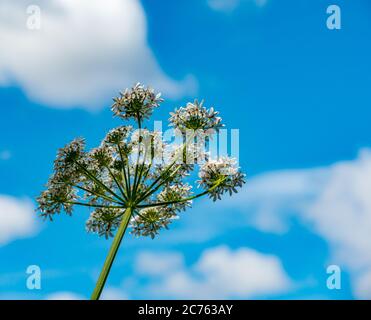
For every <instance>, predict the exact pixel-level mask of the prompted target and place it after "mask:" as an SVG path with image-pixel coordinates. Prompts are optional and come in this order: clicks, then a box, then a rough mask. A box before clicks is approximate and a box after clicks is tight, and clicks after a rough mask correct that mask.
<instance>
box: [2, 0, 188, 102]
mask: <svg viewBox="0 0 371 320" xmlns="http://www.w3.org/2000/svg"><path fill="white" fill-rule="evenodd" d="M33 3H34V4H35V5H36V8H38V9H39V10H36V11H35V10H32V8H33V7H31V10H29V11H27V8H29V7H28V6H29V1H24V0H21V1H13V0H2V1H1V3H0V39H1V42H2V49H1V51H0V85H9V84H16V85H19V86H21V87H22V89H23V90H24V91H25V92H26V94H27V95H28V96H29V97H30V98H31V99H33V100H35V101H37V102H40V103H42V104H45V105H48V106H53V107H59V108H70V107H76V106H77V107H86V108H89V109H94V108H99V107H102V106H104V105H106V104H107V103H110V100H111V97H112V96H114V95H116V94H117V91H118V90H121V89H123V88H125V87H128V86H131V85H132V84H133V83H135V82H138V81H140V82H144V83H146V84H148V85H152V86H156V88H157V89H159V90H161V91H163V92H164V93H165V95H166V96H168V97H179V96H181V95H183V94H186V93H188V92H190V91H192V90H194V88H195V81H194V79H193V78H192V77H191V76H189V77H186V78H185V79H184V80H183V81H180V82H179V81H175V80H173V79H171V78H170V77H169V76H167V75H166V74H165V73H164V71H163V70H162V69H161V67H160V66H159V64H158V63H157V61H156V59H155V57H154V54H153V52H152V51H151V49H150V48H149V46H148V43H147V25H146V24H147V22H146V17H145V13H144V10H143V8H142V6H141V4H140V2H139V0H106V1H104V3H102V1H100V0H80V1H74V0H52V1H49V0H48V1H46V0H38V1H34V2H33ZM39 17H40V19H39ZM35 19H39V21H40V29H33V28H31V29H30V28H29V26H30V25H31V26H33V25H36V24H32V23H33V22H34V21H35Z"/></svg>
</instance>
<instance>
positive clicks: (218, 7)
mask: <svg viewBox="0 0 371 320" xmlns="http://www.w3.org/2000/svg"><path fill="white" fill-rule="evenodd" d="M242 3H253V4H255V5H256V6H258V7H262V6H264V5H265V4H266V3H267V0H207V4H208V5H209V7H210V8H211V9H213V10H215V11H220V12H232V11H234V10H235V9H237V8H238V6H239V5H241V4H242Z"/></svg>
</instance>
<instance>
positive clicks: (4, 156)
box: [0, 150, 12, 161]
mask: <svg viewBox="0 0 371 320" xmlns="http://www.w3.org/2000/svg"><path fill="white" fill-rule="evenodd" d="M11 157H12V154H11V152H10V151H9V150H3V151H0V160H3V161H6V160H9V159H10V158H11Z"/></svg>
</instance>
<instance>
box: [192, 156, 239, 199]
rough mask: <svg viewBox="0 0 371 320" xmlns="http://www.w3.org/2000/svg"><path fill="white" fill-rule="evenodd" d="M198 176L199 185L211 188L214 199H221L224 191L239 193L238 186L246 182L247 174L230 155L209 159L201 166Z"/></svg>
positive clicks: (210, 194)
mask: <svg viewBox="0 0 371 320" xmlns="http://www.w3.org/2000/svg"><path fill="white" fill-rule="evenodd" d="M198 176H199V178H200V180H199V181H198V182H199V185H200V186H202V187H204V189H206V190H209V196H210V197H211V198H212V199H213V200H214V201H215V200H217V199H219V200H220V199H221V195H222V194H223V193H224V192H229V194H230V195H232V193H233V192H235V193H237V187H242V185H243V184H244V183H245V174H243V173H241V172H240V171H239V168H238V167H237V161H236V160H235V159H233V158H228V157H222V158H220V159H218V160H209V161H208V162H206V163H205V164H204V165H203V166H202V167H201V169H200V171H199V174H198Z"/></svg>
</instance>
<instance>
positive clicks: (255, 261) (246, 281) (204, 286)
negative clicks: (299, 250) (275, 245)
mask: <svg viewBox="0 0 371 320" xmlns="http://www.w3.org/2000/svg"><path fill="white" fill-rule="evenodd" d="M158 260H161V261H162V262H161V263H160V264H159V263H157V261H158ZM144 262H145V265H143V263H144ZM143 266H146V267H145V268H143ZM136 270H137V272H138V273H139V274H141V275H145V276H148V277H149V278H150V281H149V284H148V286H146V288H144V290H145V291H146V292H150V293H151V294H152V296H153V297H156V295H159V296H166V297H171V298H179V299H213V298H214V299H227V298H252V297H259V296H260V295H270V294H275V293H280V292H283V291H286V290H288V289H289V288H290V286H291V280H290V279H289V277H288V276H287V274H286V273H285V271H284V269H283V267H282V264H281V262H280V261H279V259H278V258H277V257H275V256H272V255H266V254H262V253H259V252H257V251H254V250H251V249H249V248H244V247H242V248H239V249H237V250H231V249H230V248H229V247H227V246H219V247H214V248H210V249H207V250H205V251H204V252H203V253H202V255H201V257H200V258H199V259H198V261H196V262H195V263H194V264H193V265H192V266H190V267H188V268H187V267H186V265H185V264H184V262H183V256H181V255H180V254H179V253H174V252H173V253H161V254H160V255H158V254H154V253H141V254H139V256H138V257H137V268H136Z"/></svg>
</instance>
